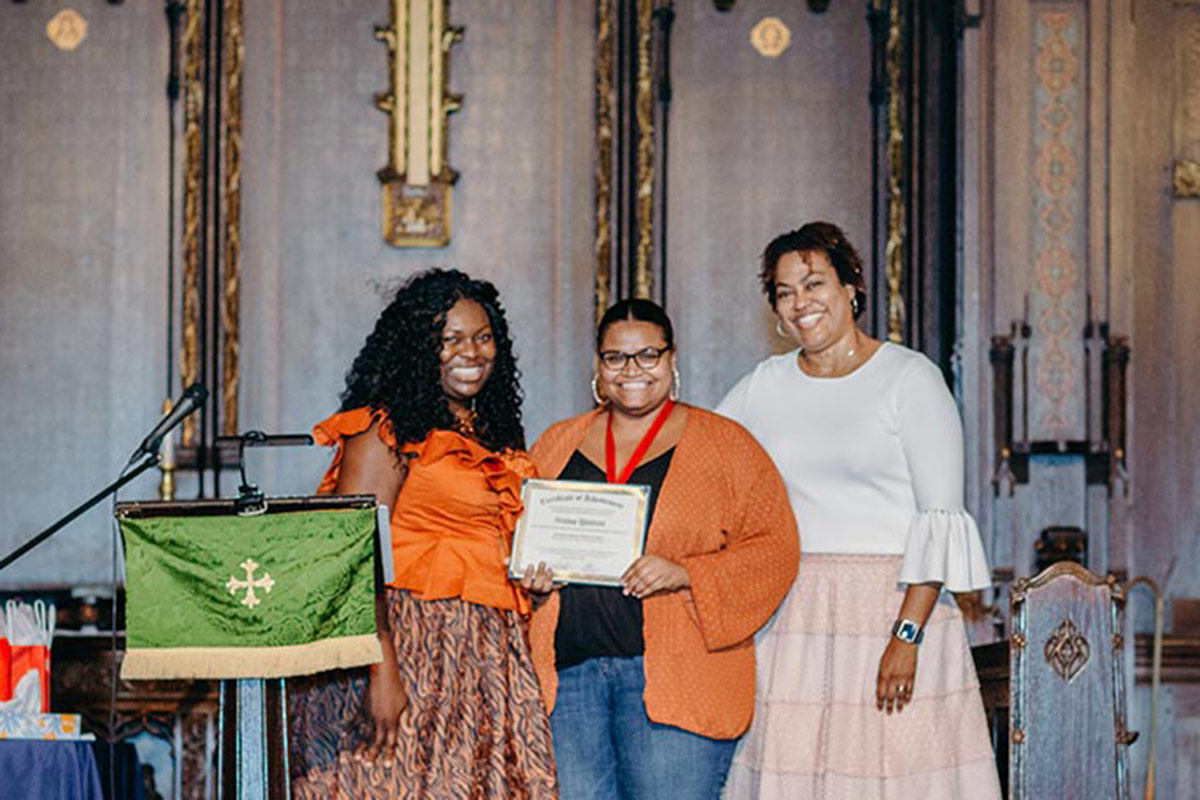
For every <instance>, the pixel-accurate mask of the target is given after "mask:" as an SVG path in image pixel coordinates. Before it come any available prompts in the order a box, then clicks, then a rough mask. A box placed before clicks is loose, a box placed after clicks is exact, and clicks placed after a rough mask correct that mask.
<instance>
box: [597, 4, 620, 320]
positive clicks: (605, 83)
mask: <svg viewBox="0 0 1200 800" xmlns="http://www.w3.org/2000/svg"><path fill="white" fill-rule="evenodd" d="M614 2H615V0H597V2H596V195H595V201H596V239H595V245H594V248H593V252H594V253H595V256H596V292H595V293H596V322H597V323H599V321H600V318H601V317H602V316H604V312H605V310H606V309H607V308H608V301H609V297H610V294H611V292H610V288H609V287H610V285H611V282H612V211H611V209H612V185H613V125H614V121H615V119H616V105H617V98H616V91H615V88H614V86H613V83H614V80H613V78H614V74H615V71H616V62H615V61H614V59H613V4H614Z"/></svg>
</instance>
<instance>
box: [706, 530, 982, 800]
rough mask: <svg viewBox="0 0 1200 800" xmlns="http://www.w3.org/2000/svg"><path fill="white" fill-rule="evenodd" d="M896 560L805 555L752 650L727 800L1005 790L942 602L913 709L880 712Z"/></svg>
mask: <svg viewBox="0 0 1200 800" xmlns="http://www.w3.org/2000/svg"><path fill="white" fill-rule="evenodd" d="M900 562H901V559H900V557H899V556H879V555H827V554H805V555H804V556H803V557H802V558H801V560H800V574H799V576H798V577H797V579H796V584H795V586H794V587H793V588H792V591H791V592H790V594H789V595H788V597H787V599H786V600H785V601H784V603H783V605H782V606H781V607H780V609H779V611H778V612H777V613H776V615H775V617H774V618H773V619H772V620H771V622H770V623H768V624H767V626H766V627H765V628H764V629H763V630H762V631H761V632H760V633H759V635H758V642H757V651H756V652H757V658H758V687H757V688H758V691H757V700H756V705H755V711H754V722H753V724H752V725H751V728H750V732H749V733H747V734H746V736H745V738H744V739H743V740H742V742H741V744H740V746H739V748H738V752H737V755H736V756H735V758H734V762H733V767H732V769H731V770H730V773H729V780H728V782H727V783H726V788H725V798H726V800H743V799H746V800H748V799H749V798H765V799H767V800H774V799H775V798H780V799H782V798H788V800H793V799H795V798H819V799H820V800H893V799H894V800H901V799H902V798H919V800H964V799H965V798H969V799H971V800H974V799H975V798H978V799H979V800H996V799H997V798H999V797H1000V786H999V782H998V779H997V775H996V764H995V759H994V757H993V754H992V747H991V742H990V739H989V736H988V730H987V720H986V719H985V717H984V712H983V702H982V700H981V699H980V695H979V680H978V678H977V677H976V675H975V667H974V664H973V663H972V661H971V653H970V650H969V648H968V645H967V639H966V632H965V630H964V627H963V622H962V616H961V614H960V613H959V611H958V608H957V607H956V606H954V604H953V603H952V602H939V603H938V604H937V606H936V607H935V608H934V611H933V614H932V615H931V616H930V618H929V621H928V623H927V624H926V627H925V639H924V641H923V642H922V644H921V646H920V652H919V656H918V661H917V677H916V683H915V686H914V689H913V698H912V701H911V703H909V704H908V705H907V706H905V708H904V710H903V711H902V712H900V713H893V714H891V715H889V714H887V713H885V712H883V711H879V710H878V709H877V708H876V706H875V683H876V675H877V674H878V670H879V659H880V657H881V656H882V655H883V651H884V648H885V647H886V646H887V643H888V638H889V636H890V632H891V628H892V623H893V622H894V621H895V619H896V615H897V612H898V611H899V609H900V603H901V601H902V600H903V598H904V591H903V587H901V586H899V585H898V584H897V578H898V577H899V574H900Z"/></svg>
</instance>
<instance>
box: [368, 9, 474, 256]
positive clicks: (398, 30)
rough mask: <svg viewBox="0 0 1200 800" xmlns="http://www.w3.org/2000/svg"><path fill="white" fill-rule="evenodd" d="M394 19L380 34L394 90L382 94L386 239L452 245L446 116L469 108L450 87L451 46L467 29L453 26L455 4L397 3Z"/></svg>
mask: <svg viewBox="0 0 1200 800" xmlns="http://www.w3.org/2000/svg"><path fill="white" fill-rule="evenodd" d="M391 7H392V20H391V24H390V25H388V26H381V27H378V28H376V29H375V37H376V38H377V39H379V40H380V41H382V42H384V43H385V44H387V47H388V65H389V77H390V79H391V81H390V83H391V86H390V87H389V89H388V91H386V92H380V93H379V94H377V95H376V96H375V106H376V107H377V108H378V109H379V110H380V111H383V112H384V113H386V114H387V115H388V139H389V146H388V163H387V166H385V167H384V168H383V169H381V170H379V173H378V176H379V181H380V183H382V184H383V186H382V196H383V238H384V239H385V240H386V241H387V242H388V244H391V245H393V246H395V247H443V246H445V245H447V244H449V243H450V198H451V187H452V186H453V185H454V182H455V181H456V180H458V173H457V172H456V171H455V170H454V169H452V168H451V167H450V165H449V164H447V163H446V152H447V140H448V136H447V128H448V127H449V126H448V125H447V121H446V120H447V117H448V116H449V115H450V114H452V113H454V112H455V111H457V110H458V109H459V107H460V106H461V105H462V97H461V96H459V95H454V94H451V93H450V92H449V90H448V88H447V87H448V83H449V81H448V75H449V67H450V47H451V46H452V45H454V44H455V43H457V42H460V41H462V38H463V29H462V28H456V27H452V26H450V25H449V24H448V23H447V16H448V10H449V2H448V0H392V2H391Z"/></svg>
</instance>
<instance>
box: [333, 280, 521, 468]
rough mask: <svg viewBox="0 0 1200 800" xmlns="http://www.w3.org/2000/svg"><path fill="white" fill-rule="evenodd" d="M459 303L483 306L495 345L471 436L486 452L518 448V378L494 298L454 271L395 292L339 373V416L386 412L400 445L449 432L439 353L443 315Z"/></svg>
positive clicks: (487, 288) (485, 286)
mask: <svg viewBox="0 0 1200 800" xmlns="http://www.w3.org/2000/svg"><path fill="white" fill-rule="evenodd" d="M463 299H466V300H474V301H475V302H476V303H479V305H481V306H483V309H484V311H486V312H487V315H488V320H489V321H490V322H491V325H492V336H493V341H494V342H495V345H496V360H495V363H494V365H493V368H492V374H491V375H490V376H489V377H488V380H487V382H486V383H484V385H483V388H482V389H481V390H480V392H479V394H478V395H476V397H475V413H476V414H477V415H478V416H477V418H476V420H475V435H476V437H477V438H478V439H479V441H480V443H482V444H483V445H484V446H485V447H488V448H489V449H492V450H504V449H508V448H511V449H517V450H523V449H525V433H524V431H523V429H522V428H521V401H522V400H523V395H522V393H521V385H520V377H521V373H520V371H519V370H518V369H517V359H516V356H514V355H513V347H512V339H511V338H510V337H509V334H508V321H507V320H506V319H505V317H504V308H503V307H502V306H501V305H500V294H499V292H497V291H496V287H495V286H493V285H492V284H491V283H489V282H488V281H481V280H474V279H472V278H471V277H470V276H468V275H466V274H464V273H462V272H459V271H458V270H454V269H430V270H427V271H425V272H420V273H417V274H416V275H413V276H412V277H411V278H409V279H408V280H407V281H405V283H404V285H403V286H401V287H400V290H399V291H397V292H396V296H395V298H394V299H393V300H392V302H391V303H390V304H389V305H388V307H387V308H385V309H384V310H383V313H382V314H380V315H379V319H378V321H376V323H375V330H373V331H371V334H370V335H369V336H367V341H366V343H365V344H364V345H363V348H362V350H360V351H359V353H358V356H357V357H356V358H355V359H354V365H353V366H352V367H350V371H349V372H348V373H347V374H346V389H345V391H343V392H342V397H341V399H342V411H349V410H351V409H354V408H361V407H362V406H369V407H370V408H372V409H374V410H382V411H386V412H387V415H388V418H389V419H390V420H391V422H392V426H393V427H394V428H395V431H396V442H397V443H398V444H399V445H400V446H401V447H403V446H404V445H405V444H413V443H416V442H420V441H423V440H424V439H425V437H426V436H428V435H429V432H430V431H432V430H434V429H435V428H445V429H449V428H453V427H454V425H455V418H454V414H453V412H451V410H450V406H449V404H448V403H447V402H446V396H445V394H443V392H442V382H441V359H440V357H439V353H440V352H441V348H442V328H443V327H444V326H445V323H446V312H448V311H449V310H450V309H451V308H452V307H453V306H454V304H455V303H457V302H458V301H459V300H463Z"/></svg>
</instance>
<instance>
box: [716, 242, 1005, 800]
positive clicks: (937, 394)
mask: <svg viewBox="0 0 1200 800" xmlns="http://www.w3.org/2000/svg"><path fill="white" fill-rule="evenodd" d="M760 278H761V280H762V288H763V292H764V293H765V294H766V297H767V301H768V303H769V304H770V306H771V308H772V310H773V311H774V312H775V314H776V315H777V316H778V330H779V332H780V334H781V335H783V334H786V335H787V336H789V337H791V338H792V339H793V340H794V341H795V343H796V344H797V346H798V347H797V348H796V349H794V350H792V351H791V352H788V353H784V354H781V355H777V356H772V357H770V358H768V359H766V360H765V361H763V362H762V363H760V364H759V365H758V366H757V367H756V368H755V369H753V370H752V371H751V372H750V373H749V374H748V375H746V376H745V377H744V378H743V379H742V380H741V381H739V382H738V383H737V385H736V386H734V387H733V389H732V390H730V392H729V394H728V396H726V398H725V399H724V401H722V403H721V405H720V406H719V409H718V410H720V411H721V413H723V414H727V415H729V416H730V417H732V418H733V419H736V420H738V421H739V422H741V423H742V424H743V425H745V426H746V428H747V429H748V430H749V431H750V432H751V433H753V434H754V435H755V436H756V437H758V440H759V441H760V442H762V443H763V446H764V447H765V448H766V449H767V452H769V453H770V454H771V457H772V458H773V459H774V461H775V463H776V464H778V465H779V469H780V471H781V472H782V473H783V475H784V480H785V481H786V482H787V487H788V493H789V494H790V496H791V500H792V507H793V508H794V509H795V511H796V514H797V515H799V516H800V517H801V518H802V519H803V520H804V523H805V539H804V558H803V561H802V562H801V566H800V575H799V577H798V578H797V580H796V585H795V587H794V588H793V589H792V591H791V593H790V594H789V596H788V599H787V600H786V601H784V604H783V607H782V608H781V609H780V610H779V613H778V614H776V615H775V618H774V619H773V620H772V621H771V624H770V625H769V626H768V627H767V628H766V629H765V630H764V631H763V633H762V635H761V636H760V637H759V646H758V656H759V665H760V671H759V682H758V688H759V701H758V705H757V708H756V709H755V713H754V724H753V727H752V729H751V731H750V733H749V734H748V735H747V736H746V739H745V740H744V741H743V742H742V745H741V747H740V748H739V751H738V754H737V757H736V759H735V760H734V765H733V769H732V770H731V772H730V777H729V785H728V787H727V790H726V797H727V798H729V799H730V800H733V798H737V799H738V800H741V798H746V800H751V798H753V799H754V800H761V799H763V798H779V799H780V800H782V799H783V798H788V799H789V800H791V798H851V797H852V798H856V800H889V799H890V798H920V800H952V799H954V800H957V799H958V798H971V799H972V800H993V799H994V798H999V783H998V780H997V775H996V765H995V761H994V759H993V757H992V747H991V742H990V740H989V737H988V730H987V724H986V720H985V718H984V711H983V703H982V701H981V698H980V695H979V681H978V680H977V678H976V676H975V669H974V666H973V663H972V660H971V654H970V651H969V650H968V647H967V640H966V632H965V630H964V627H963V622H962V616H961V614H960V613H959V611H958V609H957V608H956V607H955V605H954V603H953V602H952V601H951V600H950V598H949V596H948V595H946V596H943V595H942V592H941V590H942V588H943V587H944V588H946V589H948V590H950V591H956V592H965V591H971V590H973V589H980V588H984V587H986V586H988V585H989V584H990V582H991V574H990V572H989V570H988V566H987V559H986V557H985V555H984V552H983V543H982V542H981V541H980V538H979V532H978V530H977V529H976V527H975V522H974V520H972V519H971V516H970V514H968V513H967V511H966V510H965V509H964V508H963V440H962V427H961V424H960V422H959V418H958V409H957V408H956V407H955V404H954V398H953V397H951V396H950V392H949V391H947V389H946V384H945V381H944V380H943V378H942V374H941V371H940V370H938V368H937V367H936V366H934V364H933V363H932V362H931V361H929V359H927V358H925V357H924V356H923V355H921V354H920V353H917V352H915V351H913V350H909V349H907V348H905V347H901V346H900V345H898V344H892V343H891V342H880V341H879V340H877V339H872V338H871V337H870V336H868V335H867V334H865V333H864V332H863V331H862V330H860V329H859V327H858V325H857V324H856V323H855V318H856V317H857V316H859V315H860V314H862V313H863V310H864V304H865V302H866V293H865V288H864V282H863V275H862V267H861V263H860V261H859V258H858V254H857V253H856V252H855V250H854V247H853V246H852V245H851V244H850V242H849V241H847V239H846V237H845V235H844V234H843V233H842V231H841V230H840V229H838V228H837V226H835V225H831V224H829V223H826V222H814V223H810V224H808V225H805V226H804V227H802V228H800V229H799V230H796V231H791V232H789V233H785V234H783V235H781V236H779V237H777V238H776V239H775V240H774V241H772V242H771V243H770V244H769V245H767V247H766V250H765V252H764V253H763V261H762V272H761V274H760ZM939 600H940V602H939Z"/></svg>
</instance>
